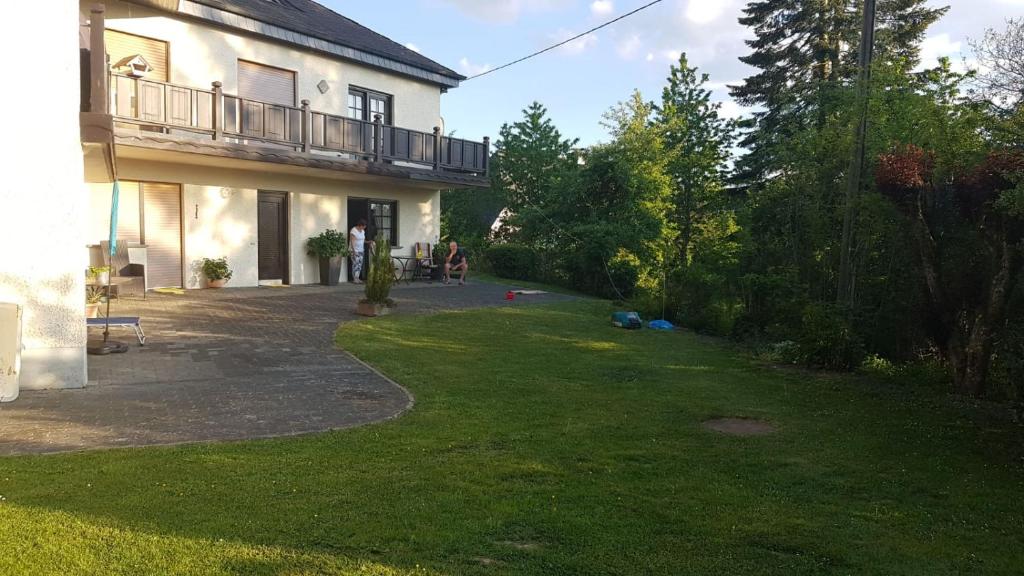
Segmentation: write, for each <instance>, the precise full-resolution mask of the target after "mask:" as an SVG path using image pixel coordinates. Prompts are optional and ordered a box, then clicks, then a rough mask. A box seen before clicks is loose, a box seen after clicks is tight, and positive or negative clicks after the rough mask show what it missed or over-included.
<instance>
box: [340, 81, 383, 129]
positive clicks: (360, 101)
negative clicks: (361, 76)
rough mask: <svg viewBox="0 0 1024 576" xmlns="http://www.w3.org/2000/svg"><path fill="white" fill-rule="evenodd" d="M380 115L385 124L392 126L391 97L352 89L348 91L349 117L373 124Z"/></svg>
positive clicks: (360, 89) (371, 91) (370, 91)
mask: <svg viewBox="0 0 1024 576" xmlns="http://www.w3.org/2000/svg"><path fill="white" fill-rule="evenodd" d="M377 114H380V115H381V117H382V120H383V122H384V123H385V124H389V125H390V124H391V120H392V118H391V96H388V95H387V94H381V93H380V92H374V91H373V90H363V89H362V88H351V89H349V91H348V117H349V118H355V119H357V120H366V121H367V122H373V117H374V116H376V115H377Z"/></svg>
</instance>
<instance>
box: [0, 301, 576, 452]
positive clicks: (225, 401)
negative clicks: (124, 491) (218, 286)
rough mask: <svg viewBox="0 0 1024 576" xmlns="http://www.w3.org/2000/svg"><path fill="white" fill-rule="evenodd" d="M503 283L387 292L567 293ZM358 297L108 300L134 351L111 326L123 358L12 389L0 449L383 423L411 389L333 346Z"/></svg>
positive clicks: (1, 409) (405, 307)
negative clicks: (128, 322) (50, 384)
mask: <svg viewBox="0 0 1024 576" xmlns="http://www.w3.org/2000/svg"><path fill="white" fill-rule="evenodd" d="M508 288H509V287H507V286H501V285H496V284H487V283H472V284H470V285H468V286H464V287H459V286H454V285H453V286H442V285H440V284H419V285H417V284H413V285H409V286H406V285H402V286H399V287H397V288H396V289H395V290H394V291H393V293H392V296H393V297H394V298H395V299H396V300H397V301H398V304H399V305H398V313H401V314H408V313H423V312H432V311H440V310H445V309H457V308H468V307H479V306H503V305H524V304H529V303H539V302H550V301H554V300H564V299H567V298H568V297H565V296H559V295H555V294H546V295H537V296H528V297H520V298H518V299H517V300H515V301H514V302H507V301H506V300H505V299H504V294H505V292H506V291H507V290H508ZM361 296H362V293H361V290H359V289H358V288H357V287H353V286H341V287H331V288H328V287H322V286H296V287H283V288H242V289H224V290H196V291H187V292H185V294H183V295H170V294H155V293H151V294H150V295H149V297H148V298H147V299H146V300H132V299H127V298H126V299H124V300H123V301H122V302H117V301H115V303H114V305H113V307H112V310H111V315H112V316H116V315H138V316H141V317H142V319H143V320H142V321H143V327H144V328H145V330H146V335H147V337H148V339H147V343H146V346H145V347H139V346H138V345H137V342H136V340H135V337H134V335H133V334H132V333H131V332H130V331H124V330H112V335H113V337H115V338H116V339H118V340H120V341H122V342H126V343H129V345H130V350H129V352H128V353H126V354H115V355H110V356H90V358H89V381H90V385H89V386H88V387H87V388H85V389H80V390H48V391H25V392H22V395H21V397H20V398H19V399H18V400H17V401H15V402H12V403H9V404H0V454H18V453H32V452H59V451H67V450H82V449H92V448H106V447H117V446H143V445H152V444H175V443H181V442H196V441H210V440H241V439H247V438H261V437H270V436H284V435H290V434H302V433H308V432H317V431H323V430H330V429H335V428H345V427H350V426H358V425H360V424H366V423H369V422H376V421H379V420H384V419H388V418H393V417H395V416H397V415H399V414H401V413H402V412H403V411H405V410H406V409H408V408H409V407H410V406H411V405H412V401H413V399H412V397H411V395H410V394H409V393H408V392H407V391H406V390H405V389H403V388H402V387H400V386H398V385H397V384H395V383H394V382H392V381H391V380H388V379H387V378H385V377H384V376H382V375H380V374H378V373H377V372H375V371H374V370H372V369H371V368H369V367H367V366H366V365H364V364H362V363H361V362H360V361H358V360H357V359H355V358H354V357H353V356H351V355H350V354H348V353H346V352H344V351H341V350H338V349H336V348H334V346H333V342H332V340H333V338H332V336H333V333H334V330H335V328H336V327H337V326H338V324H339V323H340V322H347V321H351V320H355V319H356V318H357V316H355V314H354V310H355V303H356V301H357V300H358V299H359V298H360V297H361ZM91 335H92V336H99V332H98V331H97V332H93V333H92V334H91Z"/></svg>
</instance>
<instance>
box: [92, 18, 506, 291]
mask: <svg viewBox="0 0 1024 576" xmlns="http://www.w3.org/2000/svg"><path fill="white" fill-rule="evenodd" d="M81 9H82V11H83V12H84V11H86V10H91V9H92V8H91V5H89V4H86V3H83V4H82V6H81ZM104 44H105V50H106V53H107V54H108V61H109V76H108V78H109V80H108V94H109V101H108V106H109V110H110V113H111V115H112V116H113V138H114V147H115V157H116V177H117V179H118V180H119V181H120V182H121V197H120V202H121V209H120V216H119V223H118V232H119V235H120V237H121V238H123V239H125V240H127V241H128V242H130V243H138V244H139V245H143V246H145V251H144V255H145V270H146V285H147V288H149V289H154V288H163V287H178V286H180V287H185V288H200V287H202V286H203V282H204V279H203V277H202V274H201V272H200V270H199V262H201V260H202V258H207V257H209V258H219V257H226V258H227V259H228V263H229V265H230V266H231V268H232V270H233V271H234V276H233V277H232V280H231V285H232V286H256V285H258V284H260V283H277V282H280V283H285V284H289V283H292V284H305V283H313V282H317V281H318V279H319V269H318V266H317V262H316V261H315V260H314V259H313V258H311V257H309V256H307V254H306V250H305V241H306V239H307V238H309V237H310V236H312V235H315V234H318V233H319V232H321V231H323V230H324V229H327V228H334V229H338V230H347V229H348V228H350V227H351V226H352V225H353V224H354V223H355V221H356V220H358V219H360V218H365V219H368V220H369V219H371V217H372V219H373V220H374V223H375V224H376V227H377V230H378V233H379V234H381V235H383V236H384V237H385V238H387V239H389V240H390V242H391V244H392V246H393V250H394V251H395V253H396V254H399V253H400V254H403V255H404V254H406V253H407V252H409V251H411V250H412V246H413V245H414V244H415V243H416V242H436V240H437V239H438V236H439V229H440V193H439V190H440V189H441V188H446V187H462V186H477V185H482V184H484V176H485V175H486V162H487V150H486V144H485V142H482V141H481V142H471V141H465V140H461V139H454V138H446V137H444V136H443V135H442V134H441V133H440V126H441V124H442V120H441V110H440V103H441V94H442V93H443V92H444V91H446V90H448V89H450V88H454V87H456V86H457V85H458V83H459V81H460V80H461V79H462V77H461V76H460V75H459V74H457V73H455V72H453V71H452V70H449V69H448V68H445V67H444V66H441V65H439V64H437V63H435V62H433V61H431V60H429V59H427V58H426V57H424V56H422V55H420V54H418V53H416V52H413V51H411V50H409V49H407V48H405V47H404V46H401V45H399V44H397V43H395V42H393V41H391V40H389V39H387V38H385V37H383V36H380V35H379V34H376V33H374V32H372V31H370V30H368V29H366V28H363V27H362V26H359V25H358V24H356V23H355V22H352V21H350V20H348V19H346V18H344V17H343V16H341V15H338V14H335V13H334V12H331V11H330V10H328V9H326V8H324V7H323V6H320V5H319V4H316V3H315V2H312V1H311V0H197V1H193V0H180V1H177V0H175V1H174V2H168V1H166V0H151V1H139V0H133V1H132V2H117V1H112V2H108V3H107V4H106V6H105V13H104ZM133 64H134V66H135V68H133ZM138 67H141V68H143V71H142V72H139V71H136V68H138ZM435 130H436V131H435ZM109 205H110V186H109V184H108V183H107V182H104V181H99V182H92V183H90V195H89V206H90V208H89V218H88V223H89V224H88V230H87V233H88V235H89V238H88V241H89V242H91V243H94V244H95V243H98V242H99V241H100V240H101V239H103V238H105V237H106V235H107V221H108V220H107V215H108V213H109ZM139 253H140V254H142V253H143V251H139ZM98 257H102V253H101V251H99V250H94V252H93V256H92V258H93V259H94V260H95V259H96V258H98ZM140 257H141V256H140Z"/></svg>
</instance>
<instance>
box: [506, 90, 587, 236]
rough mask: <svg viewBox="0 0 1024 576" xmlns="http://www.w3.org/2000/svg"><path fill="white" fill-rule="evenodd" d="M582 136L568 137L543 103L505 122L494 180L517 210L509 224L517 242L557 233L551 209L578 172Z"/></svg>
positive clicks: (513, 212)
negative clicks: (556, 125)
mask: <svg viewBox="0 0 1024 576" xmlns="http://www.w3.org/2000/svg"><path fill="white" fill-rule="evenodd" d="M577 141H578V140H575V139H573V140H569V139H566V138H563V137H562V134H561V133H560V132H559V131H558V129H557V128H555V126H554V124H552V122H551V119H550V118H547V109H546V108H544V106H542V105H541V104H540V103H538V102H534V103H533V104H531V105H530V106H529V107H528V108H526V109H525V110H523V119H522V120H519V121H518V122H514V123H512V124H511V125H510V124H504V125H502V127H501V130H500V131H499V139H498V141H497V142H496V143H495V154H494V162H493V164H492V166H491V168H492V171H493V176H492V178H491V180H492V187H493V189H494V190H495V191H496V192H498V193H499V194H500V195H501V196H502V197H503V198H504V203H505V207H506V208H508V209H509V211H510V212H511V213H512V218H511V221H510V222H509V223H508V224H509V227H510V229H511V230H514V236H515V238H516V240H517V241H519V242H522V243H525V244H538V243H542V242H544V241H545V240H546V239H550V238H552V237H554V236H557V234H558V230H556V229H554V228H555V227H554V226H553V225H552V222H551V214H549V211H550V210H551V209H552V208H554V207H555V206H557V205H558V203H559V196H560V194H561V191H562V189H563V188H564V187H565V186H566V184H567V183H568V182H569V180H571V179H572V178H573V177H574V175H575V172H576V171H577V161H576V153H575V151H574V147H575V146H576V143H577ZM505 233H506V234H509V233H510V232H509V230H506V231H505Z"/></svg>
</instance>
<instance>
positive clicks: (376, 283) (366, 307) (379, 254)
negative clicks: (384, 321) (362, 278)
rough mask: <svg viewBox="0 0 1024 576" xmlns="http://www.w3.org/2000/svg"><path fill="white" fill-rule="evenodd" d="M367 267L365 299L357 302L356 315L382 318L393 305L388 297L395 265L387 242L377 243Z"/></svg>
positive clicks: (393, 302)
mask: <svg viewBox="0 0 1024 576" xmlns="http://www.w3.org/2000/svg"><path fill="white" fill-rule="evenodd" d="M369 266H370V268H369V271H368V272H367V273H366V298H363V299H362V300H360V301H359V304H358V305H357V306H356V314H359V315H360V316H384V315H385V314H388V313H389V312H391V307H392V306H394V305H395V301H394V300H392V299H391V298H389V297H388V296H389V295H390V294H391V285H392V284H394V282H395V265H394V263H393V262H392V261H391V245H390V244H389V243H388V241H387V240H384V241H378V242H377V248H376V250H374V251H373V253H372V254H371V255H370V262H369Z"/></svg>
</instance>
